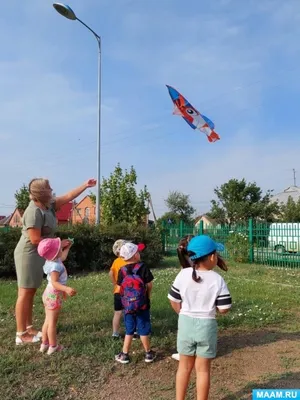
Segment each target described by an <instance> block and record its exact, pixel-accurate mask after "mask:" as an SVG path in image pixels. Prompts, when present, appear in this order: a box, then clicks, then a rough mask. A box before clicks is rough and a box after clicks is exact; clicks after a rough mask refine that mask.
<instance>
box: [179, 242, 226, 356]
mask: <svg viewBox="0 0 300 400" xmlns="http://www.w3.org/2000/svg"><path fill="white" fill-rule="evenodd" d="M193 237H194V235H186V236H184V237H183V238H182V239H180V241H179V243H178V247H177V256H178V259H179V262H180V265H181V267H182V268H190V267H193V262H192V260H191V259H190V258H189V255H188V250H187V246H188V244H189V242H190V240H191V239H192V238H193ZM217 256H218V261H217V266H218V267H220V268H221V269H222V270H223V271H227V269H228V268H227V265H226V263H225V261H224V260H223V259H222V257H221V256H220V255H219V254H218V255H217ZM172 358H173V359H174V360H176V361H179V354H178V353H175V354H172Z"/></svg>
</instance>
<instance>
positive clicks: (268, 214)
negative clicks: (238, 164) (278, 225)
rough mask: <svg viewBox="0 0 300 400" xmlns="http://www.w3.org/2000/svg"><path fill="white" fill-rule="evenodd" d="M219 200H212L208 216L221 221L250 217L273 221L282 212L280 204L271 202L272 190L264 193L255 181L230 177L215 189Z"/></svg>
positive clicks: (238, 220) (226, 221) (230, 221)
mask: <svg viewBox="0 0 300 400" xmlns="http://www.w3.org/2000/svg"><path fill="white" fill-rule="evenodd" d="M214 193H215V195H216V196H217V200H212V201H211V204H212V207H211V210H210V212H209V213H208V216H210V217H211V218H214V219H216V220H217V221H218V222H219V223H230V224H231V223H236V222H242V221H246V220H248V219H249V218H258V219H263V220H265V221H272V220H273V219H274V218H276V216H278V215H279V214H280V206H279V205H278V204H277V203H275V202H271V195H272V191H271V190H268V191H267V192H266V194H263V192H262V190H261V188H260V187H258V186H257V185H256V183H255V182H253V183H247V182H246V180H245V179H242V180H238V179H230V180H229V181H228V182H227V183H224V184H223V185H221V187H217V188H216V189H215V190H214Z"/></svg>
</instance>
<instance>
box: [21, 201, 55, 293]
mask: <svg viewBox="0 0 300 400" xmlns="http://www.w3.org/2000/svg"><path fill="white" fill-rule="evenodd" d="M22 221H23V228H22V234H21V237H20V240H19V242H18V244H17V246H16V248H15V251H14V259H15V266H16V274H17V280H18V287H21V288H26V289H37V288H39V287H40V286H41V284H42V281H43V275H44V271H43V265H44V263H45V260H44V258H42V257H40V256H39V254H38V252H37V245H33V244H32V243H31V241H30V238H29V235H28V229H29V228H36V229H40V230H41V237H42V239H45V238H53V237H54V234H55V230H56V225H57V222H56V215H55V203H52V204H51V206H50V207H49V208H48V209H46V210H42V209H41V208H39V207H38V206H36V205H35V203H34V202H33V201H31V202H30V203H29V205H28V207H27V208H26V210H25V212H24V215H23V218H22Z"/></svg>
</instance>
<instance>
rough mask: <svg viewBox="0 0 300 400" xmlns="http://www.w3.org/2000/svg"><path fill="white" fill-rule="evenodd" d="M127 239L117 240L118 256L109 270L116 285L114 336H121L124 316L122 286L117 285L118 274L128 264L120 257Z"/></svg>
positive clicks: (116, 253)
mask: <svg viewBox="0 0 300 400" xmlns="http://www.w3.org/2000/svg"><path fill="white" fill-rule="evenodd" d="M125 243H126V241H125V240H123V239H119V240H116V241H115V243H114V245H113V253H114V255H115V256H116V257H117V258H116V259H115V260H114V262H113V263H112V266H111V268H110V270H109V277H110V279H111V281H112V283H113V285H114V289H113V293H114V317H113V321H112V328H113V333H112V337H113V338H119V337H120V334H119V329H120V323H121V317H122V309H123V306H122V302H121V296H120V288H119V286H118V285H117V280H118V274H119V271H120V269H121V267H123V266H124V265H126V261H125V260H123V258H121V257H120V249H121V247H122V246H123V244H125Z"/></svg>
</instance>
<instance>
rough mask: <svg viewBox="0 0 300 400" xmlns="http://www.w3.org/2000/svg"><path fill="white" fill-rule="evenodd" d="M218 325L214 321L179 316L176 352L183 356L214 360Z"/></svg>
mask: <svg viewBox="0 0 300 400" xmlns="http://www.w3.org/2000/svg"><path fill="white" fill-rule="evenodd" d="M217 335H218V324H217V321H216V320H215V319H209V318H192V317H189V316H187V315H182V314H179V319H178V333H177V351H178V353H179V354H182V355H185V356H196V355H197V356H199V357H203V358H215V357H216V354H217Z"/></svg>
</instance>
